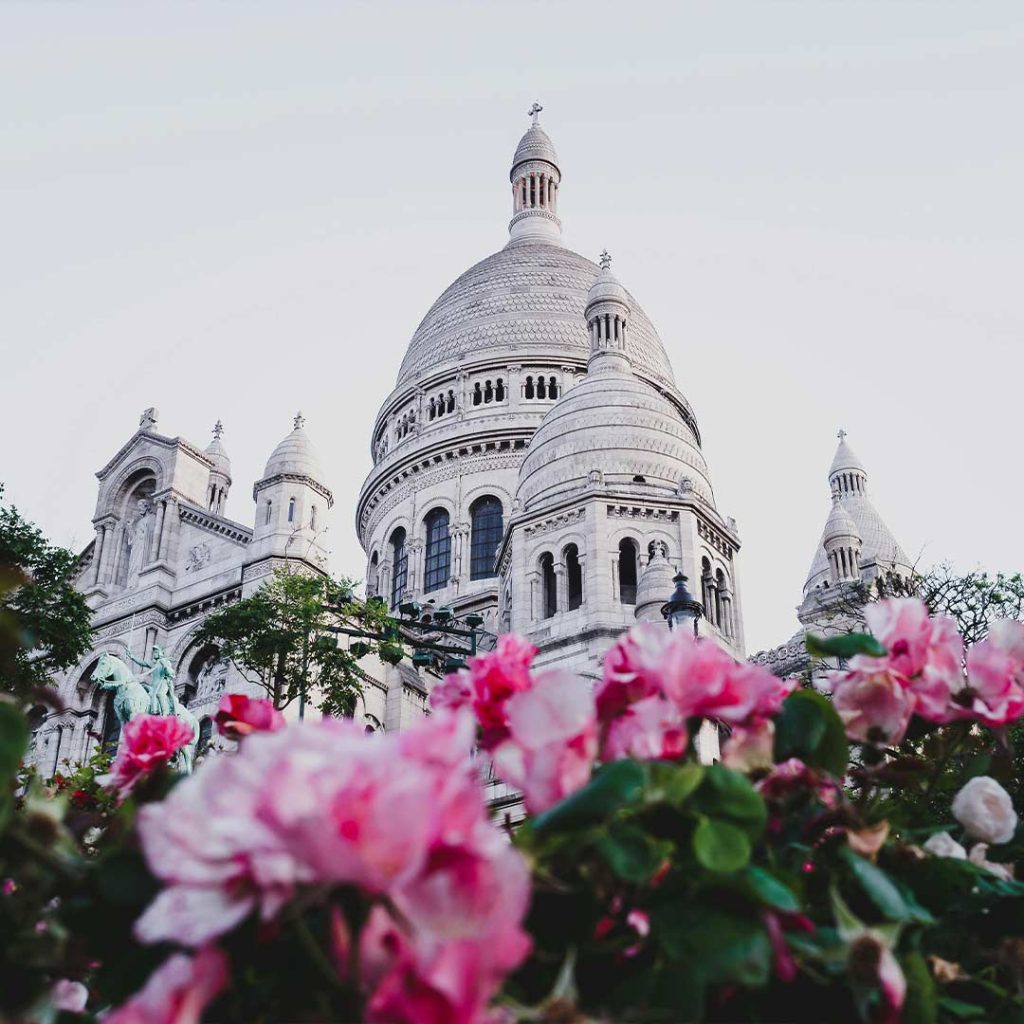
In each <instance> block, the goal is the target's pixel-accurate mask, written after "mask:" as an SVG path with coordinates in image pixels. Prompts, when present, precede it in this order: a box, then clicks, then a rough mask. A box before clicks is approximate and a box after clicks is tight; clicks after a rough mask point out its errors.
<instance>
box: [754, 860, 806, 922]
mask: <svg viewBox="0 0 1024 1024" xmlns="http://www.w3.org/2000/svg"><path fill="white" fill-rule="evenodd" d="M743 882H744V885H745V887H746V888H747V889H748V890H749V891H750V892H751V893H752V895H754V896H756V897H757V898H758V899H759V900H760V901H761V902H762V903H766V904H767V905H768V906H770V907H775V909H776V910H783V911H786V912H788V913H794V914H795V913H796V912H797V911H798V910H799V909H800V901H799V900H798V899H797V898H796V894H795V893H794V892H793V890H792V889H790V888H789V886H788V885H786V884H785V883H783V882H780V881H779V880H778V879H777V878H776V877H775V876H774V875H773V874H771V873H770V872H769V871H766V870H765V869H764V868H761V867H758V866H757V865H756V864H751V866H750V867H748V868H747V870H746V872H745V874H744V875H743Z"/></svg>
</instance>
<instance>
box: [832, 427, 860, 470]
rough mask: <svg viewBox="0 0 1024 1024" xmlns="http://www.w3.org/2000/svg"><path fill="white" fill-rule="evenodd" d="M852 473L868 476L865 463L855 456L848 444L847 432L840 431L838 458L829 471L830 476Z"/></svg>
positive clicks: (836, 457) (834, 460)
mask: <svg viewBox="0 0 1024 1024" xmlns="http://www.w3.org/2000/svg"><path fill="white" fill-rule="evenodd" d="M850 471H853V472H854V473H862V474H863V475H864V476H867V473H868V471H867V470H866V469H865V468H864V463H863V462H861V461H860V459H858V458H857V456H856V455H854V453H853V449H852V448H851V447H850V446H849V445H848V444H847V443H846V431H845V430H840V431H839V447H838V448H837V449H836V456H835V458H834V459H833V460H832V468H831V469H830V470H829V471H828V475H829V476H832V475H833V474H835V473H844V472H850Z"/></svg>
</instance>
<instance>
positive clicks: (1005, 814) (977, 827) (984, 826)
mask: <svg viewBox="0 0 1024 1024" xmlns="http://www.w3.org/2000/svg"><path fill="white" fill-rule="evenodd" d="M953 817H954V818H956V820H957V821H959V822H960V824H961V825H963V827H964V828H965V829H967V832H968V834H969V835H971V836H972V837H973V838H974V839H980V840H981V841H982V842H983V843H1006V842H1009V840H1010V839H1012V838H1013V833H1014V832H1015V831H1016V829H1017V812H1016V811H1015V810H1014V809H1013V802H1012V801H1011V800H1010V794H1009V793H1007V792H1006V790H1005V789H1003V787H1002V786H1000V785H999V783H998V782H996V780H995V779H992V778H989V777H988V776H987V775H979V776H977V778H973V779H971V780H970V782H968V783H967V785H966V786H964V788H963V789H961V790H960V792H959V793H957V795H956V796H955V797H954V798H953Z"/></svg>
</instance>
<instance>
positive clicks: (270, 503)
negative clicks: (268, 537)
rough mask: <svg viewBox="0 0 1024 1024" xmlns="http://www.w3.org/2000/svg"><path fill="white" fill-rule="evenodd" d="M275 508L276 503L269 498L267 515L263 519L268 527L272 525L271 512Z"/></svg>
mask: <svg viewBox="0 0 1024 1024" xmlns="http://www.w3.org/2000/svg"><path fill="white" fill-rule="evenodd" d="M273 506H274V503H273V502H272V501H271V500H270V499H269V498H268V499H267V514H266V516H265V517H264V519H263V522H264V523H265V524H266V525H267V526H269V525H270V510H271V509H272V508H273Z"/></svg>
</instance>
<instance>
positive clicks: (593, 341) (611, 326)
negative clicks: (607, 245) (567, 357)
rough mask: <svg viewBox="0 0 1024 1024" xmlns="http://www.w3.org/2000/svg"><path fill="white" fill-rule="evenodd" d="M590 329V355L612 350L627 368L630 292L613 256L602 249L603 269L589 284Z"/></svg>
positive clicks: (587, 311) (588, 323)
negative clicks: (617, 272) (615, 270)
mask: <svg viewBox="0 0 1024 1024" xmlns="http://www.w3.org/2000/svg"><path fill="white" fill-rule="evenodd" d="M583 315H584V316H585V317H586V320H587V329H588V331H589V332H590V359H591V361H592V360H593V359H594V358H595V356H598V355H601V354H603V353H607V352H612V353H615V354H617V355H620V356H622V357H623V360H624V361H625V364H626V368H627V369H628V367H629V360H628V357H627V356H626V325H627V323H628V321H629V295H628V294H627V293H626V289H625V288H623V287H622V285H621V284H619V282H618V280H617V279H616V277H615V275H614V274H613V273H612V258H611V256H610V255H609V253H608V250H607V249H605V250H604V252H602V253H601V273H600V274H598V275H597V279H596V280H595V281H594V283H593V284H592V285H591V286H590V291H589V292H588V293H587V305H586V308H585V310H584V314H583Z"/></svg>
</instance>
